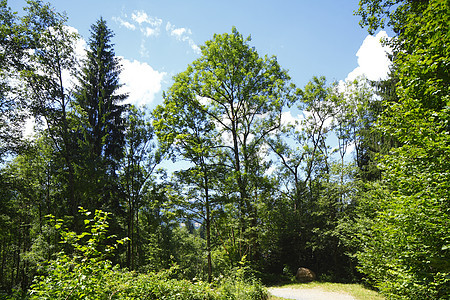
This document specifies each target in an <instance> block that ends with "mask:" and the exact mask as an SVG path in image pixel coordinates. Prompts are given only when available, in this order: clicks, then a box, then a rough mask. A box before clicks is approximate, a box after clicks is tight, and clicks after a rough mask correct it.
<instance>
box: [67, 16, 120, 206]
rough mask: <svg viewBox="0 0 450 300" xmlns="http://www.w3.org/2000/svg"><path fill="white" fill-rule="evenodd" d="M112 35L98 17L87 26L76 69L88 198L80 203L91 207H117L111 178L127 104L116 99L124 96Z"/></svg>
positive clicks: (76, 99) (84, 177) (76, 103)
mask: <svg viewBox="0 0 450 300" xmlns="http://www.w3.org/2000/svg"><path fill="white" fill-rule="evenodd" d="M112 37H113V33H112V31H111V30H110V29H109V28H108V27H107V26H106V21H105V20H103V19H102V18H100V19H99V20H98V21H97V22H96V23H95V24H94V25H92V26H91V37H90V39H89V43H88V45H89V49H88V50H87V51H86V54H87V58H86V60H85V61H84V64H83V66H82V69H81V71H80V72H78V80H79V84H78V86H77V88H76V90H75V109H76V111H77V114H78V116H79V118H80V120H81V124H79V127H78V131H79V134H80V137H79V143H80V144H81V145H82V146H81V147H82V151H83V153H84V155H85V158H84V161H83V162H82V166H83V168H84V170H85V171H84V172H83V171H82V172H83V173H82V177H83V179H84V180H85V181H84V185H85V186H86V187H88V189H87V191H86V192H85V194H86V195H85V196H84V198H85V201H88V202H91V201H92V202H91V203H85V204H84V205H85V206H86V207H92V208H99V207H101V206H102V205H106V207H109V208H113V207H114V208H115V209H117V208H118V206H119V205H118V203H117V201H118V199H117V197H115V196H113V194H117V193H118V190H117V186H116V184H115V183H114V180H115V179H117V173H116V171H117V170H118V165H119V162H120V160H121V159H122V157H123V149H124V145H125V140H124V132H125V121H124V118H123V113H124V112H125V110H126V108H127V106H126V105H120V102H121V101H123V100H124V99H126V97H127V95H126V94H119V93H118V89H119V88H120V84H119V74H120V63H119V59H118V58H117V57H115V54H114V49H113V44H111V38H112ZM92 176H94V178H95V179H94V180H93V179H92ZM94 195H96V196H94ZM87 198H88V199H87Z"/></svg>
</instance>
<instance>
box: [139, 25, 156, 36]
mask: <svg viewBox="0 0 450 300" xmlns="http://www.w3.org/2000/svg"><path fill="white" fill-rule="evenodd" d="M142 32H143V33H144V35H145V36H146V37H150V36H156V35H158V34H159V30H157V29H154V28H150V27H145V28H144V29H142Z"/></svg>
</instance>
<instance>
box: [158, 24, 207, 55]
mask: <svg viewBox="0 0 450 300" xmlns="http://www.w3.org/2000/svg"><path fill="white" fill-rule="evenodd" d="M166 31H167V32H168V33H169V34H170V35H171V36H173V37H175V38H176V39H177V40H179V41H182V42H187V43H188V44H189V46H190V47H191V49H192V50H193V51H194V52H195V53H197V54H199V53H200V47H199V46H197V44H196V43H195V42H194V40H193V39H192V38H191V35H192V31H191V30H190V29H189V28H184V27H180V28H176V27H175V25H173V24H171V23H170V22H167V24H166Z"/></svg>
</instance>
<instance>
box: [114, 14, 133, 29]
mask: <svg viewBox="0 0 450 300" xmlns="http://www.w3.org/2000/svg"><path fill="white" fill-rule="evenodd" d="M112 19H113V21H115V22H117V23H119V24H120V26H123V27H125V28H127V29H130V30H135V29H136V26H134V24H131V23H130V22H128V21H125V20H122V19H121V18H119V17H113V18H112Z"/></svg>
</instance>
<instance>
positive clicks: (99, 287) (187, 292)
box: [30, 209, 267, 300]
mask: <svg viewBox="0 0 450 300" xmlns="http://www.w3.org/2000/svg"><path fill="white" fill-rule="evenodd" d="M80 212H81V213H82V214H84V215H85V216H86V217H88V216H89V215H90V213H89V212H88V211H86V210H84V209H80ZM107 218H108V214H107V213H105V212H102V211H96V212H95V215H94V216H93V218H92V219H85V220H84V223H85V226H86V230H85V231H83V232H82V233H81V234H76V233H75V232H71V231H67V230H66V229H64V227H63V226H64V224H63V222H62V220H59V219H55V218H54V217H53V218H52V221H53V222H54V223H55V224H54V226H55V228H56V229H57V230H58V231H59V233H60V234H61V238H62V241H61V242H62V243H64V244H66V245H67V246H70V248H71V249H70V250H71V251H73V252H72V254H67V253H68V252H67V251H61V252H59V253H58V254H57V255H56V258H55V259H54V260H51V261H49V262H48V264H46V265H45V266H44V271H43V272H44V273H43V274H42V275H40V276H37V277H36V279H35V282H34V284H33V285H32V286H31V290H30V299H162V298H164V299H256V300H260V299H267V292H265V290H264V289H263V288H262V287H261V286H260V285H258V284H257V283H254V284H249V283H247V282H246V281H244V280H243V279H242V278H240V279H239V280H238V279H236V280H233V281H232V282H228V283H226V284H225V283H223V284H219V285H218V287H217V288H212V287H211V286H210V285H209V284H206V283H204V282H201V281H199V282H194V283H192V282H190V281H187V280H177V279H175V278H174V276H176V274H177V273H178V272H179V267H178V266H173V267H172V268H170V269H169V270H167V271H161V272H158V273H150V274H146V275H144V274H137V273H134V272H128V271H124V270H120V269H119V268H118V267H117V266H112V263H111V262H110V261H109V260H107V259H106V257H107V256H108V255H109V254H110V252H111V251H113V250H114V249H115V248H117V244H114V245H111V244H109V243H105V242H107V240H110V239H112V238H113V237H107V236H106V232H107V228H108V222H107ZM123 242H124V240H118V241H117V243H119V244H121V243H123ZM231 287H233V288H231ZM237 287H238V288H237ZM230 297H231V298H230Z"/></svg>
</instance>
